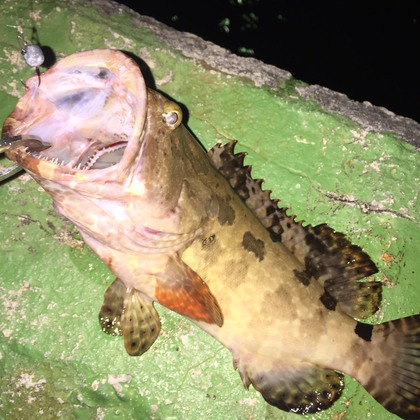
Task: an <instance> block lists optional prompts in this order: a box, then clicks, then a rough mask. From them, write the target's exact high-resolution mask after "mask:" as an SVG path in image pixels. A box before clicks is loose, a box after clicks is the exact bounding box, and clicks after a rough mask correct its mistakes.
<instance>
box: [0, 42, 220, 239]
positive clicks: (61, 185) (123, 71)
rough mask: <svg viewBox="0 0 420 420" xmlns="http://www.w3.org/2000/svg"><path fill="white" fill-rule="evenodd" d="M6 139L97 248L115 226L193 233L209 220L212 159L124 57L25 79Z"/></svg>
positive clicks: (77, 59) (70, 62)
mask: <svg viewBox="0 0 420 420" xmlns="http://www.w3.org/2000/svg"><path fill="white" fill-rule="evenodd" d="M2 135H3V137H4V136H6V137H15V136H21V138H22V139H21V140H19V141H15V142H13V143H11V145H10V147H9V148H8V150H7V152H6V155H7V157H8V158H9V159H11V160H13V161H15V162H17V163H18V164H20V165H21V166H22V167H23V168H24V169H25V170H27V171H28V172H29V173H30V174H31V175H32V176H33V177H34V178H35V179H36V180H37V181H38V182H39V183H40V184H41V185H42V186H43V187H44V189H45V190H47V191H48V192H49V193H50V194H51V196H52V197H53V200H54V204H55V207H56V208H57V210H59V212H60V213H62V214H64V215H65V216H67V217H68V218H69V219H70V220H71V221H73V222H74V223H75V224H76V225H77V226H78V227H79V228H81V229H84V231H85V232H88V233H89V234H90V235H91V236H94V237H96V238H97V239H99V240H103V239H104V238H103V237H102V236H103V231H104V230H106V229H108V230H109V229H110V225H112V226H116V227H115V231H116V232H117V231H118V232H121V229H122V228H121V226H123V227H124V232H125V233H127V232H128V231H130V230H131V231H133V230H134V231H136V229H138V227H139V226H142V227H144V228H147V229H149V231H151V232H170V233H185V232H191V231H194V230H196V229H197V228H198V227H199V225H200V223H201V222H202V221H203V219H204V218H206V217H207V216H208V214H209V212H211V211H212V210H211V209H212V206H211V204H210V203H209V200H210V201H211V194H210V195H209V192H208V191H207V189H206V185H205V182H201V181H200V180H199V178H200V177H198V176H197V174H198V173H199V172H200V171H202V170H203V169H201V168H202V167H203V165H200V161H202V160H203V159H207V156H206V154H205V153H204V150H201V147H199V145H198V143H197V142H196V141H195V139H194V138H193V137H192V136H191V134H190V133H189V132H188V130H186V128H185V127H184V126H183V125H182V111H181V108H180V107H179V105H178V104H176V103H175V102H173V101H171V100H169V99H167V98H166V97H164V96H163V95H162V94H160V93H158V92H156V91H154V90H152V89H149V88H147V87H146V84H145V81H144V78H143V77H142V74H141V72H140V69H139V67H138V65H137V64H136V63H135V61H134V60H132V59H131V58H129V57H128V56H127V55H125V54H123V53H122V52H120V51H117V50H108V49H98V50H92V51H84V52H80V53H76V54H73V55H70V56H68V57H65V58H63V59H62V60H60V61H59V62H58V63H56V64H55V65H54V66H53V67H51V68H50V69H49V70H47V71H46V72H44V73H43V74H41V76H40V78H38V76H34V77H32V78H30V79H28V80H27V82H26V93H25V94H24V96H23V97H22V98H20V100H19V101H18V103H17V105H16V107H15V109H14V110H13V112H12V113H11V114H10V116H9V117H8V118H7V120H6V121H5V123H4V126H3V133H2ZM36 138H39V139H41V141H37V140H36ZM206 165H208V163H206ZM204 166H205V165H204ZM193 190H194V192H193ZM200 200H202V202H201V205H200V206H197V203H198V202H200ZM206 206H207V207H206ZM99 219H100V220H102V222H100V221H99ZM136 232H137V231H136Z"/></svg>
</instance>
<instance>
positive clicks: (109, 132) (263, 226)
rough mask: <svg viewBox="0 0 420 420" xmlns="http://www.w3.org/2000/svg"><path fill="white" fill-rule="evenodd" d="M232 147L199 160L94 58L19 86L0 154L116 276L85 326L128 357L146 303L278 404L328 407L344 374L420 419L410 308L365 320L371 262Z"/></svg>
mask: <svg viewBox="0 0 420 420" xmlns="http://www.w3.org/2000/svg"><path fill="white" fill-rule="evenodd" d="M235 143H236V142H235V141H231V142H230V143H227V144H224V145H223V144H220V143H217V144H216V145H215V146H214V147H213V148H212V149H211V150H210V151H209V152H206V151H205V150H204V148H203V147H202V146H201V145H200V143H199V142H198V141H197V140H196V138H195V137H194V136H193V135H192V134H191V133H190V132H189V131H188V130H187V129H186V127H185V126H184V125H183V124H182V110H181V108H180V106H179V105H178V104H176V103H175V102H173V101H172V100H169V99H167V98H166V97H165V96H164V95H162V94H161V93H159V92H157V91H155V90H153V89H151V88H148V87H146V84H145V81H144V79H143V77H142V74H141V72H140V70H139V67H138V66H137V64H136V63H135V62H134V61H133V60H132V59H131V58H129V57H128V56H127V55H125V54H123V53H122V52H120V51H117V50H108V49H98V50H93V51H84V52H80V53H76V54H73V55H70V56H68V57H65V58H63V59H61V60H60V61H59V62H58V63H56V64H55V65H54V66H53V67H51V68H50V69H49V70H47V71H46V72H44V73H43V74H41V75H40V76H39V77H38V76H34V77H32V78H30V79H28V80H27V82H26V93H25V94H24V96H23V97H22V98H20V100H19V101H18V103H17V105H16V108H15V109H14V110H13V111H12V113H11V114H10V116H9V117H8V118H7V120H6V121H5V123H4V126H3V131H2V142H1V147H2V150H4V151H5V152H6V155H7V157H8V158H9V159H10V160H12V161H14V162H16V163H18V164H19V165H21V166H22V167H23V168H24V169H25V170H26V171H27V172H28V173H29V174H30V175H31V176H32V177H33V178H34V179H35V180H36V181H37V182H38V183H39V184H40V185H41V186H42V187H43V189H44V190H45V191H46V192H48V193H49V194H50V195H51V197H52V199H53V201H54V206H55V208H56V210H57V211H58V212H59V213H61V214H62V215H64V216H65V217H66V218H68V219H69V220H70V221H71V222H72V223H74V224H75V225H76V226H77V228H78V230H79V231H80V234H81V235H82V237H83V239H84V241H85V242H86V244H87V245H88V246H89V247H90V248H91V249H92V250H93V251H94V252H95V253H96V254H97V255H98V256H99V257H100V258H101V259H102V260H103V261H104V263H105V264H106V265H107V266H108V267H109V268H110V270H111V271H112V272H113V273H114V274H115V276H116V280H115V281H114V282H113V283H112V284H111V285H110V286H109V288H108V289H107V290H106V291H105V295H104V302H103V305H102V308H101V311H100V314H99V322H100V326H101V328H102V330H103V331H105V332H106V333H109V334H120V335H122V336H123V338H124V346H125V349H126V351H127V352H128V353H129V354H130V355H132V356H139V355H141V354H143V353H144V352H146V351H147V350H148V349H149V348H150V347H151V346H152V345H153V343H154V341H155V340H156V338H157V337H158V336H159V332H160V329H161V323H160V319H159V315H158V313H157V311H156V309H155V308H154V306H153V303H154V302H159V303H160V304H161V305H163V306H165V307H167V308H169V309H170V310H172V311H175V312H177V313H178V314H180V315H182V316H184V317H186V318H188V319H189V320H191V321H192V322H194V323H195V324H196V325H197V326H198V327H200V328H201V329H203V330H204V331H206V332H207V333H208V334H210V335H211V336H212V337H214V338H215V339H216V340H218V341H219V342H220V343H222V344H223V345H224V346H225V347H226V348H228V349H229V350H230V352H231V353H232V357H233V363H234V367H235V368H236V369H237V370H238V372H239V374H240V377H241V379H242V382H243V384H244V386H245V387H246V388H249V386H250V385H252V386H253V387H254V388H255V389H256V390H257V391H259V392H260V393H261V394H262V396H263V397H264V399H265V400H266V401H267V402H268V403H269V404H272V405H273V406H276V407H278V408H279V409H281V410H286V411H292V412H295V413H301V414H306V413H315V412H318V411H321V410H325V409H327V408H329V407H330V406H331V405H332V404H333V403H334V402H335V401H336V400H337V399H338V398H339V396H340V394H341V392H342V389H343V386H344V380H343V374H348V375H350V376H352V377H353V378H355V379H356V380H357V381H358V382H360V384H362V385H363V386H364V387H365V388H366V389H367V391H368V392H369V393H370V394H371V395H372V397H373V398H375V399H376V400H377V401H378V402H379V403H381V404H382V405H383V406H384V407H385V408H386V409H388V410H389V411H391V412H393V413H395V414H397V415H398V416H401V417H403V418H413V419H414V418H416V419H418V418H420V315H418V314H415V315H413V316H410V317H406V318H402V319H397V320H393V321H389V322H385V323H382V324H379V325H375V326H373V325H370V324H368V323H366V322H363V320H364V319H366V318H368V317H370V316H371V315H372V314H374V313H375V312H376V311H377V310H378V308H379V305H380V301H381V283H380V282H378V281H376V280H375V279H374V278H373V277H370V276H372V275H373V274H375V273H376V272H377V268H376V266H375V264H374V263H373V262H372V261H371V259H370V257H369V256H368V255H367V254H366V253H365V252H364V251H363V250H362V249H361V248H360V247H358V246H356V245H352V244H351V243H350V242H349V240H348V239H346V237H345V236H344V235H343V234H341V233H338V232H336V231H334V230H333V229H331V228H330V227H328V226H327V225H326V224H321V225H318V226H311V225H306V226H305V225H304V224H302V223H301V222H297V221H296V219H295V217H294V216H289V215H288V212H287V211H286V209H285V208H281V207H279V206H278V201H277V200H274V199H272V198H271V196H270V192H269V191H265V190H264V189H263V188H262V181H261V180H259V179H253V177H252V175H251V170H250V167H249V166H246V165H244V157H245V154H244V153H236V152H235V150H234V149H235ZM98 330H99V328H98Z"/></svg>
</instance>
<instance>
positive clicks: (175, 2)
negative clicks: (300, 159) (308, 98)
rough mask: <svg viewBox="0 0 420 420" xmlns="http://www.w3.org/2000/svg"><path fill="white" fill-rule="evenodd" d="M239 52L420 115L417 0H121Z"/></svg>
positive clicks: (304, 77) (299, 76) (393, 108)
mask: <svg viewBox="0 0 420 420" xmlns="http://www.w3.org/2000/svg"><path fill="white" fill-rule="evenodd" d="M119 3H122V4H126V5H127V6H129V7H130V8H131V9H133V10H136V11H137V12H139V13H140V14H142V15H147V16H152V17H154V18H155V19H157V20H159V21H160V22H163V23H165V24H167V25H169V26H171V27H173V28H176V29H178V30H181V31H188V32H192V33H194V34H197V35H199V36H200V37H202V38H204V39H206V40H208V41H212V42H214V43H216V44H218V45H221V46H223V47H225V48H227V49H229V50H231V51H232V52H234V53H236V54H238V55H244V56H252V57H255V58H258V59H260V60H262V61H264V62H266V63H270V64H274V65H276V66H277V67H280V68H282V69H284V70H288V71H290V72H291V73H292V74H293V76H294V77H295V78H297V79H300V80H302V81H304V82H307V83H310V84H319V85H322V86H325V87H328V88H330V89H333V90H336V91H338V92H342V93H345V94H346V95H348V96H349V97H350V98H351V99H355V100H358V101H369V102H371V103H373V104H374V105H378V106H384V107H385V108H387V109H389V110H391V111H393V112H394V113H396V114H399V115H403V116H406V117H410V118H413V119H415V120H416V121H418V122H420V106H419V104H420V65H419V60H420V22H419V20H420V1H417V0H414V1H404V0H403V1H398V0H395V1H387V0H382V1H369V0H365V1H364V2H363V3H360V4H359V3H358V2H343V1H335V2H316V1H299V0H297V1H292V0H288V1H283V0H204V1H199V0H195V1H194V0H172V1H164V0H151V1H129V0H126V1H119Z"/></svg>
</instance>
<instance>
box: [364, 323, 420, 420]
mask: <svg viewBox="0 0 420 420" xmlns="http://www.w3.org/2000/svg"><path fill="white" fill-rule="evenodd" d="M371 344H372V346H374V348H373V349H372V351H373V352H372V355H371V360H370V361H369V362H368V363H369V365H370V366H369V367H368V370H369V375H368V376H367V377H366V380H363V381H361V382H362V383H363V382H365V383H363V385H364V387H365V388H366V389H367V390H368V392H369V393H370V394H371V395H372V396H373V397H374V398H375V399H376V400H377V401H378V402H379V403H381V404H382V405H383V406H384V407H385V408H386V409H387V410H389V411H391V412H392V413H394V414H397V415H398V416H400V417H402V418H404V419H420V315H415V316H411V317H407V318H402V319H397V320H395V321H390V322H386V323H384V324H381V325H377V326H375V327H374V329H373V334H372V343H371ZM365 366H366V365H365Z"/></svg>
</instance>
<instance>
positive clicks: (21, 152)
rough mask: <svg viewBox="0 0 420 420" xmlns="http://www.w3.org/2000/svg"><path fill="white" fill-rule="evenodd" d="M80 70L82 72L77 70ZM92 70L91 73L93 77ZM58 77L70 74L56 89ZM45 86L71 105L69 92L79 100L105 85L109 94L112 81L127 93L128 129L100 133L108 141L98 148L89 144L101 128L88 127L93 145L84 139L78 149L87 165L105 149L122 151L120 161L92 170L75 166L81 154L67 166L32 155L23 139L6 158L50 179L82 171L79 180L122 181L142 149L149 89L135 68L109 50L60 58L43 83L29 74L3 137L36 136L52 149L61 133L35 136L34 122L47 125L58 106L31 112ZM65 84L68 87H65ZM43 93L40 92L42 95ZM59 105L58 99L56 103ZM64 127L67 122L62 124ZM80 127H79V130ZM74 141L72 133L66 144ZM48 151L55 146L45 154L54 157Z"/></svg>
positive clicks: (39, 153)
mask: <svg viewBox="0 0 420 420" xmlns="http://www.w3.org/2000/svg"><path fill="white" fill-rule="evenodd" d="M78 69H82V71H79V70H78ZM98 69H99V71H98ZM72 71H73V73H72ZM66 72H67V73H66ZM90 72H91V73H92V74H94V77H93V76H92V74H90ZM95 72H96V73H95ZM60 74H64V75H68V74H70V75H71V77H70V76H69V78H68V79H69V80H70V81H69V80H66V78H62V80H60V79H57V83H59V85H55V84H54V83H55V82H54V80H55V79H54V78H55V77H59V76H60ZM71 78H73V79H74V80H75V81H76V82H77V81H78V80H79V79H80V80H81V83H82V84H81V85H80V86H79V85H77V83H74V82H72V81H71ZM86 79H88V81H87V82H86V83H85V80H86ZM49 83H50V84H51V85H52V86H53V88H55V87H56V88H57V91H59V92H60V95H61V97H64V98H65V99H66V100H67V98H70V101H71V95H72V93H73V94H74V95H75V96H74V97H75V98H76V99H77V95H81V96H83V94H84V92H85V91H86V90H88V93H89V89H92V90H94V89H96V90H95V92H96V91H98V92H99V91H100V90H101V89H102V88H103V87H105V86H107V87H108V89H110V92H112V89H113V85H111V83H116V85H117V86H118V88H119V89H124V90H125V92H126V97H125V96H124V100H125V101H126V102H125V103H124V106H125V108H126V109H130V110H131V114H130V115H131V120H132V121H130V124H126V127H125V128H124V130H125V131H123V132H121V134H119V133H118V132H117V133H116V134H115V133H110V132H109V131H108V132H107V131H103V132H102V133H101V135H102V137H103V138H105V139H106V143H101V142H100V141H99V143H98V144H97V145H96V146H93V145H94V142H95V129H97V131H98V132H100V131H101V129H102V127H101V126H100V125H101V124H98V127H95V126H94V125H92V127H93V129H92V133H93V135H92V136H91V137H92V144H89V143H88V141H87V140H86V139H84V141H85V142H86V145H83V147H84V146H86V147H85V149H83V147H81V149H80V150H83V153H85V152H86V155H85V156H84V160H85V161H86V162H92V161H96V160H97V159H98V157H100V156H103V155H104V154H106V153H108V152H109V151H115V150H117V149H120V154H121V152H122V150H121V149H123V148H124V151H123V152H122V155H121V157H119V161H117V162H115V163H113V164H110V165H109V166H108V167H105V168H101V169H95V167H94V166H95V165H94V164H91V163H86V162H85V163H84V164H80V162H78V161H79V160H80V159H81V157H82V153H80V155H79V156H77V153H76V156H75V159H74V161H71V160H70V159H69V160H68V161H67V162H66V161H63V160H62V159H60V158H57V157H55V156H54V155H51V154H50V155H47V154H46V153H45V154H43V153H42V151H36V152H35V151H34V150H33V149H31V145H25V143H24V141H22V142H20V143H19V144H16V145H12V146H11V148H10V149H9V150H8V151H7V152H6V155H7V156H8V157H9V159H11V160H14V161H15V162H17V163H19V164H20V165H21V166H23V167H24V168H25V169H28V170H29V171H30V172H32V173H34V174H35V175H39V176H41V177H42V178H45V179H50V180H57V178H62V177H65V178H66V179H69V177H72V176H77V175H79V174H80V173H81V172H83V177H80V176H79V177H78V180H86V181H88V180H91V179H97V176H98V172H100V173H101V176H103V177H108V178H113V179H116V180H119V179H125V180H126V179H127V172H129V170H130V166H131V164H132V163H133V161H135V159H136V156H137V155H138V153H139V151H140V147H141V139H142V137H143V136H142V132H143V129H144V126H145V120H146V110H147V88H146V85H145V82H144V79H143V76H142V74H141V72H140V69H139V67H138V65H137V64H136V63H135V62H134V60H132V59H131V58H130V57H128V56H127V55H125V54H124V53H122V52H120V51H118V50H111V49H96V50H88V51H82V52H79V53H76V54H72V55H70V56H67V57H65V58H63V59H62V60H60V61H59V62H57V63H56V64H55V65H54V66H53V67H51V68H50V69H49V70H47V71H46V72H45V73H43V74H42V75H41V83H39V79H38V76H33V77H31V78H30V79H28V80H27V81H26V84H25V86H26V93H25V95H24V96H22V98H20V100H19V102H18V104H17V106H16V107H15V109H14V111H13V112H12V113H11V114H10V115H9V117H8V118H7V119H6V121H5V123H4V125H3V130H2V137H14V136H17V135H24V136H25V135H28V136H37V137H40V138H41V140H42V142H43V143H46V144H51V145H54V144H56V143H55V142H59V141H60V139H62V138H63V134H62V133H58V135H57V136H56V137H54V133H52V134H51V135H50V136H49V138H47V137H48V136H46V137H45V136H44V135H43V133H42V132H38V131H37V128H36V127H37V124H38V123H40V122H41V123H42V121H45V120H46V119H47V118H48V117H49V115H50V114H49V113H51V112H52V111H54V110H57V106H56V104H55V103H54V102H53V101H51V100H50V101H44V103H45V104H44V105H45V107H44V108H37V109H36V110H35V111H34V108H32V109H31V106H32V107H33V106H34V104H35V103H36V101H37V100H38V99H39V97H41V93H42V92H44V93H45V92H46V91H47V89H48V88H49V87H50V86H49V85H48V84H49ZM66 83H68V84H67V85H66ZM44 86H45V88H44ZM42 89H44V91H43V90H42ZM50 90H51V92H52V95H54V89H50ZM66 95H67V96H66ZM111 99H112V100H114V101H116V104H117V105H116V106H117V107H118V98H117V99H115V98H111ZM107 100H108V101H109V98H108V97H106V98H105V100H104V101H103V103H104V104H106V102H107ZM57 101H59V99H58V100H57ZM38 109H41V111H38ZM109 111H110V110H109V109H107V110H105V111H104V112H107V113H110V112H109ZM121 113H123V111H121ZM98 115H99V113H98ZM112 117H114V115H113V114H112V113H111V115H110V118H112ZM99 121H101V120H99ZM102 121H105V122H106V119H104V118H103V119H102ZM65 123H66V121H65V122H64V123H63V125H64V124H65ZM82 123H83V121H82ZM60 128H61V127H60ZM80 128H82V129H83V127H80ZM82 131H83V130H82ZM74 133H76V135H77V127H76V129H75V130H74ZM111 134H112V135H114V134H115V138H113V137H111ZM108 135H109V136H108ZM60 136H61V137H60ZM82 137H83V136H82ZM74 140H75V139H74V137H72V136H71V135H70V137H69V140H68V141H69V143H70V142H73V141H74ZM61 141H63V144H64V142H65V141H67V140H61ZM52 149H53V148H51V149H50V151H48V152H47V153H52V152H51V150H52Z"/></svg>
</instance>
